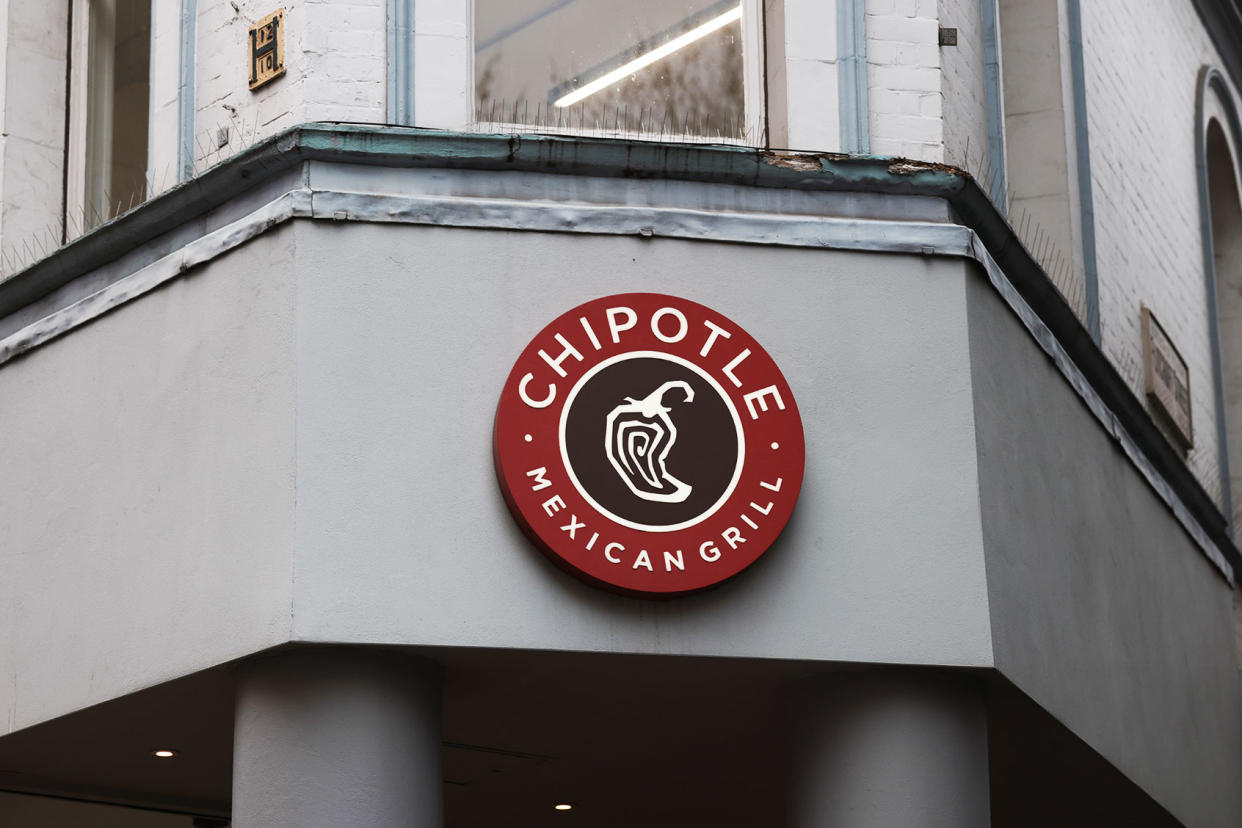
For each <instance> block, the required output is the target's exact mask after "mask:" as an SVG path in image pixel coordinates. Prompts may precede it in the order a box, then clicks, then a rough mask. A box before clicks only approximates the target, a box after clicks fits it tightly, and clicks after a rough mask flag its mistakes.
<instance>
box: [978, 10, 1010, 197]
mask: <svg viewBox="0 0 1242 828" xmlns="http://www.w3.org/2000/svg"><path fill="white" fill-rule="evenodd" d="M979 12H980V15H981V17H982V20H983V83H984V97H985V99H986V102H985V103H986V107H987V119H988V171H989V173H990V174H991V177H992V183H991V186H990V187H989V189H988V197H989V198H991V199H992V203H993V204H995V205H996V209H997V210H999V211H1000V212H1001V214H1002V215H1005V214H1007V213H1008V212H1009V207H1008V204H1007V197H1008V192H1009V182H1008V180H1007V179H1006V175H1005V113H1004V111H1003V109H1002V107H1003V100H1004V98H1003V90H1002V89H1001V67H1000V29H999V27H998V25H997V21H996V0H979Z"/></svg>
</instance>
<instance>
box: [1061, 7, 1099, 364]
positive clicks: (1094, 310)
mask: <svg viewBox="0 0 1242 828" xmlns="http://www.w3.org/2000/svg"><path fill="white" fill-rule="evenodd" d="M1079 3H1080V0H1067V2H1066V13H1067V14H1066V16H1067V17H1068V19H1069V47H1070V82H1071V84H1072V86H1073V88H1074V136H1075V143H1076V144H1077V155H1078V158H1077V160H1078V212H1079V218H1080V219H1081V221H1082V270H1083V283H1084V287H1085V288H1086V292H1087V332H1088V333H1090V334H1091V338H1092V339H1093V340H1095V344H1096V345H1099V344H1100V341H1101V340H1100V281H1099V271H1098V270H1097V269H1096V263H1095V202H1094V200H1093V198H1092V195H1091V141H1090V139H1089V136H1088V134H1087V80H1086V72H1085V70H1084V69H1083V57H1082V8H1081V6H1080V5H1079Z"/></svg>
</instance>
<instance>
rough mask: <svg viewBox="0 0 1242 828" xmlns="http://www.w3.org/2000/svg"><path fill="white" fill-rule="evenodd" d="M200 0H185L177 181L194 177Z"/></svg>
mask: <svg viewBox="0 0 1242 828" xmlns="http://www.w3.org/2000/svg"><path fill="white" fill-rule="evenodd" d="M197 39H198V0H181V65H180V68H179V69H178V75H177V181H188V180H189V179H191V178H193V177H194V66H195V62H194V50H195V46H196V45H197V44H196V41H197Z"/></svg>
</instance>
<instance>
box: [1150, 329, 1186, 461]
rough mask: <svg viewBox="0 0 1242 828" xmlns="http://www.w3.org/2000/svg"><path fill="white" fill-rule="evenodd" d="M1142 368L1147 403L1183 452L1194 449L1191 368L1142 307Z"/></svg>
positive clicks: (1163, 331) (1167, 336)
mask: <svg viewBox="0 0 1242 828" xmlns="http://www.w3.org/2000/svg"><path fill="white" fill-rule="evenodd" d="M1143 364H1144V365H1145V366H1146V374H1147V379H1146V387H1147V399H1148V400H1149V401H1150V402H1151V404H1152V407H1153V408H1155V409H1156V410H1157V411H1158V412H1159V413H1160V414H1161V415H1163V417H1164V420H1165V422H1166V423H1167V424H1168V425H1169V426H1171V429H1170V430H1171V431H1172V433H1173V437H1174V438H1175V439H1176V440H1177V441H1178V442H1179V443H1180V444H1181V447H1182V448H1183V449H1189V448H1190V447H1191V446H1193V445H1194V430H1193V427H1192V423H1191V410H1190V368H1189V367H1188V366H1187V365H1186V360H1184V359H1182V355H1181V354H1180V353H1179V352H1178V350H1177V348H1176V347H1174V345H1173V340H1171V339H1169V335H1168V334H1167V333H1165V330H1164V328H1163V327H1161V325H1160V323H1159V322H1157V321H1156V317H1155V316H1153V315H1152V312H1151V311H1150V310H1149V309H1148V308H1147V307H1145V306H1144V307H1143Z"/></svg>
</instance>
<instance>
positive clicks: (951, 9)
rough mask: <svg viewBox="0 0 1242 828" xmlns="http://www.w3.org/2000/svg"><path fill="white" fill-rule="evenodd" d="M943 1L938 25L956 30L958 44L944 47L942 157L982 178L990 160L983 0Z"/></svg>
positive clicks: (985, 175)
mask: <svg viewBox="0 0 1242 828" xmlns="http://www.w3.org/2000/svg"><path fill="white" fill-rule="evenodd" d="M987 1H988V2H991V0H987ZM939 2H940V5H939V15H940V25H941V26H947V27H950V28H955V29H957V45H956V46H945V47H942V48H941V49H940V71H941V91H942V93H943V97H944V103H943V107H942V111H943V113H944V160H945V162H946V163H949V164H953V165H954V166H956V167H961V168H963V169H965V170H968V171H970V173H971V174H972V175H974V176H975V177H976V178H978V179H980V180H981V181H983V179H984V178H986V177H988V176H989V175H990V174H991V171H992V161H991V158H990V156H989V153H988V123H987V87H986V85H985V74H984V54H983V20H982V15H981V12H980V0H939ZM985 186H986V185H985Z"/></svg>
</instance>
